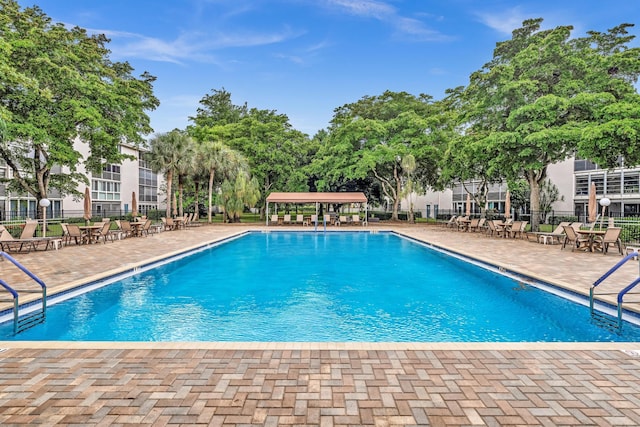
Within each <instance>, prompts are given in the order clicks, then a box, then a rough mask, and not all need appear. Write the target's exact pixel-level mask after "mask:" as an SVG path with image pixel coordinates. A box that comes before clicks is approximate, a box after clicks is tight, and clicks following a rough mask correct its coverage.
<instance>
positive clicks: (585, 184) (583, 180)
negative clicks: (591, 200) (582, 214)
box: [576, 175, 589, 196]
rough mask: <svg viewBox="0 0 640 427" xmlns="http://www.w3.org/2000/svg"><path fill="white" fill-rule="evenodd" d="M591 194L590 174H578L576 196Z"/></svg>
mask: <svg viewBox="0 0 640 427" xmlns="http://www.w3.org/2000/svg"><path fill="white" fill-rule="evenodd" d="M588 194H589V176H587V175H578V176H576V196H587V195H588Z"/></svg>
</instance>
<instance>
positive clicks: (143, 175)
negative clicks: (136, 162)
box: [138, 162, 158, 203]
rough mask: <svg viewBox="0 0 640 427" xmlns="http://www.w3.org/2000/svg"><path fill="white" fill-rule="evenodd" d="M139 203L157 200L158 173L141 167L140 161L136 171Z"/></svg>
mask: <svg viewBox="0 0 640 427" xmlns="http://www.w3.org/2000/svg"><path fill="white" fill-rule="evenodd" d="M138 175H139V176H138V180H139V188H138V193H139V194H140V203H144V202H152V203H157V202H158V174H156V173H153V171H152V170H151V169H147V168H143V167H142V162H141V164H140V169H139V172H138Z"/></svg>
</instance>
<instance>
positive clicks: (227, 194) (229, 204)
mask: <svg viewBox="0 0 640 427" xmlns="http://www.w3.org/2000/svg"><path fill="white" fill-rule="evenodd" d="M259 188H260V184H259V183H258V180H257V179H256V178H250V177H249V173H248V172H247V171H240V173H238V175H237V176H236V179H235V180H234V181H231V180H227V181H225V182H224V183H223V184H222V202H223V206H224V211H225V215H226V216H227V219H228V221H229V222H235V221H237V220H239V219H240V214H242V211H243V210H244V207H245V206H249V207H253V206H255V204H256V203H257V202H258V200H260V190H259Z"/></svg>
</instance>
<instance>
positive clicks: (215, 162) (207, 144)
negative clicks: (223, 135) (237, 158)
mask: <svg viewBox="0 0 640 427" xmlns="http://www.w3.org/2000/svg"><path fill="white" fill-rule="evenodd" d="M229 150H231V149H230V148H229V147H227V146H226V145H224V144H223V143H222V142H220V141H204V142H202V143H201V144H200V145H199V146H198V151H197V158H198V160H197V163H198V165H199V166H200V167H201V168H202V169H203V170H204V171H205V172H206V173H207V174H208V175H209V189H208V190H209V194H208V196H209V199H208V208H207V211H208V222H209V223H211V216H212V210H213V186H214V179H215V175H216V171H219V170H220V169H221V168H222V167H223V166H224V158H225V157H226V156H227V155H228V152H229Z"/></svg>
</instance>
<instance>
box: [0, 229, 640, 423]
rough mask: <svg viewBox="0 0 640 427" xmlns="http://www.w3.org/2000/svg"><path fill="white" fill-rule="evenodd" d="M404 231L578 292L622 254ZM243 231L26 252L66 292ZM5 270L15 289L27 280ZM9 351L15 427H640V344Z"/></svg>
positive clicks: (26, 346) (7, 416) (9, 398)
mask: <svg viewBox="0 0 640 427" xmlns="http://www.w3.org/2000/svg"><path fill="white" fill-rule="evenodd" d="M251 228H252V229H255V228H261V227H251ZM379 228H381V229H382V228H388V226H383V225H381V226H379ZM394 228H396V229H398V230H399V231H401V232H403V233H405V234H407V235H411V236H413V237H415V238H418V239H422V240H425V241H428V242H431V243H433V244H436V245H439V246H443V247H447V248H449V249H451V250H455V251H459V252H463V253H466V254H469V255H472V256H475V257H477V258H479V259H488V260H491V261H492V262H494V263H496V265H500V266H504V268H507V269H512V270H514V271H521V272H523V273H526V274H529V275H534V276H536V277H540V278H543V279H545V280H547V281H549V282H552V283H555V284H558V285H560V286H567V287H571V288H572V289H573V290H575V291H576V292H580V293H584V292H586V291H587V290H588V288H589V286H590V285H591V283H592V282H593V280H595V278H597V277H598V276H600V275H601V274H602V273H604V272H605V271H606V270H607V269H608V268H610V267H611V266H612V265H613V264H615V262H617V261H618V260H619V259H620V257H619V256H615V255H607V256H602V255H601V254H586V253H571V252H570V251H561V250H560V249H559V247H558V246H551V247H548V246H547V247H545V246H544V245H538V244H536V243H528V242H524V241H513V240H507V239H491V238H486V237H483V236H478V235H472V234H469V233H466V234H463V233H455V232H450V231H444V230H443V229H439V228H438V229H436V228H434V227H425V226H411V227H409V226H397V227H395V226H394ZM244 229H246V227H244V226H240V227H237V226H236V227H234V226H229V227H225V226H211V227H208V226H205V227H200V228H198V229H192V230H186V231H178V232H168V233H162V234H161V235H159V236H153V237H149V238H140V239H127V240H123V241H119V242H115V243H107V244H106V245H102V244H100V245H91V246H86V247H84V246H80V247H74V246H70V247H65V248H63V249H62V250H60V251H58V252H55V251H49V252H39V253H32V254H24V255H16V258H18V259H19V261H21V262H22V263H24V264H25V265H27V266H28V267H29V268H30V269H32V270H34V271H35V272H36V273H37V274H38V275H39V276H41V277H42V278H43V279H44V280H45V282H47V284H48V286H49V288H50V290H49V292H50V293H52V292H55V291H56V290H60V289H65V288H67V287H70V286H76V285H77V284H79V283H83V282H84V281H86V280H87V279H88V278H96V277H99V276H101V275H105V274H110V273H113V272H115V271H118V269H123V268H126V267H128V266H131V265H135V264H137V263H142V262H144V261H145V260H148V259H154V258H159V257H163V256H166V254H169V253H174V252H177V251H180V250H183V249H184V248H188V247H193V246H197V245H199V244H202V243H203V242H209V241H212V240H215V239H219V238H222V237H226V236H230V235H233V234H234V233H237V232H240V231H243V230H244ZM629 264H630V265H629V266H625V268H623V269H622V271H621V272H620V279H617V280H616V281H614V282H617V281H621V282H624V281H626V280H628V279H629V278H630V277H635V276H636V275H637V273H638V265H637V263H629ZM1 265H2V278H3V279H5V280H7V281H8V282H9V283H14V282H19V281H20V280H22V279H20V275H19V274H17V273H16V272H14V271H13V270H12V269H11V268H9V267H8V266H7V265H6V262H3V263H2V264H1ZM12 281H13V282H12ZM627 283H628V282H627ZM0 348H1V350H0V425H3V426H5V425H34V424H37V425H78V426H87V425H158V426H160V425H237V426H241V425H273V426H276V425H320V426H342V425H344V426H347V425H351V426H356V425H373V426H396V425H397V426H407V425H422V426H426V425H434V426H439V425H446V426H450V425H453V426H457V425H460V426H463V425H471V426H475V425H496V426H497V425H524V426H528V425H554V426H555V425H580V426H583V425H598V426H603V425H612V426H619V425H634V426H635V425H640V378H639V377H640V344H639V343H555V344H553V343H458V344H456V343H103V342H94V343H91V342H83V343H67V342H38V343H36V342H0Z"/></svg>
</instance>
